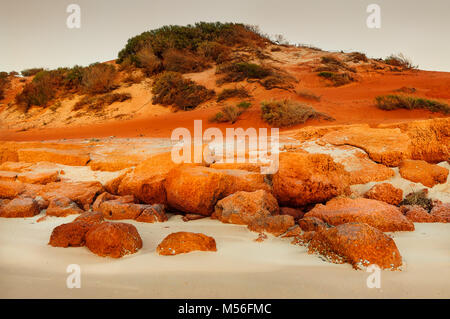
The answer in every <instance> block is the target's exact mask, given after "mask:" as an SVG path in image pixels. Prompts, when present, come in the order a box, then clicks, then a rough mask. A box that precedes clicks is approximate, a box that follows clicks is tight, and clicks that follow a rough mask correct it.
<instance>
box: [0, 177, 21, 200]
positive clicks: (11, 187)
mask: <svg viewBox="0 0 450 319" xmlns="http://www.w3.org/2000/svg"><path fill="white" fill-rule="evenodd" d="M24 191H25V185H24V184H23V183H21V182H18V181H2V180H0V198H9V199H13V198H15V197H17V196H19V195H20V194H22V193H23V192H24Z"/></svg>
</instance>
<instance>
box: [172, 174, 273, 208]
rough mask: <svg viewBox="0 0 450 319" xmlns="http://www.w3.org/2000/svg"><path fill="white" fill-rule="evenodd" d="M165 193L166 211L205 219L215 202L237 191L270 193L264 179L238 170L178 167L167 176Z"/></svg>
mask: <svg viewBox="0 0 450 319" xmlns="http://www.w3.org/2000/svg"><path fill="white" fill-rule="evenodd" d="M165 189H166V194H167V203H168V205H169V206H170V207H172V208H174V209H178V210H180V211H182V212H185V213H192V214H200V215H204V216H209V215H211V213H212V212H213V210H214V205H215V204H216V202H217V201H218V200H220V199H222V198H224V197H226V196H228V195H230V194H233V193H235V192H237V191H247V192H251V191H255V190H258V189H263V190H270V187H269V185H268V184H266V182H265V180H264V175H261V174H259V173H252V172H248V171H242V170H230V169H223V170H220V169H214V168H208V167H202V166H180V167H177V168H174V169H173V170H171V171H170V172H169V174H168V175H167V178H166V183H165Z"/></svg>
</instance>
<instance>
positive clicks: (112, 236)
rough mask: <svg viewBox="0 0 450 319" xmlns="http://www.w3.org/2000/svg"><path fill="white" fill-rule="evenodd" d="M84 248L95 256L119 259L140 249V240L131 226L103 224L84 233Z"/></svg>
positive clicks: (94, 226) (96, 225)
mask: <svg viewBox="0 0 450 319" xmlns="http://www.w3.org/2000/svg"><path fill="white" fill-rule="evenodd" d="M86 246H87V247H88V248H89V250H90V251H92V252H93V253H94V254H96V255H99V256H102V257H106V256H108V257H113V258H120V257H122V256H124V255H128V254H134V253H136V252H137V251H138V250H139V249H141V248H142V239H141V236H140V235H139V233H138V231H137V229H136V227H134V226H133V225H131V224H127V223H112V222H103V223H100V224H95V225H93V226H92V227H91V228H90V229H89V231H88V232H87V233H86Z"/></svg>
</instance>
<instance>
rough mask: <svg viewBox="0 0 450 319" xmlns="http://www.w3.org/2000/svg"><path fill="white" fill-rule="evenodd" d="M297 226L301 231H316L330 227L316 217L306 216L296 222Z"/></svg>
mask: <svg viewBox="0 0 450 319" xmlns="http://www.w3.org/2000/svg"><path fill="white" fill-rule="evenodd" d="M298 225H299V227H300V228H301V229H302V230H303V231H317V230H320V229H326V228H328V227H330V226H329V225H327V224H326V223H325V222H324V221H322V220H321V219H319V218H317V217H311V216H306V217H304V218H302V219H299V220H298Z"/></svg>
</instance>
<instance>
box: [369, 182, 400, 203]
mask: <svg viewBox="0 0 450 319" xmlns="http://www.w3.org/2000/svg"><path fill="white" fill-rule="evenodd" d="M364 197H365V198H369V199H375V200H379V201H382V202H385V203H388V204H391V205H398V204H400V202H401V201H402V200H403V191H402V190H401V189H399V188H395V187H394V186H392V184H389V183H381V184H376V185H374V186H373V187H372V188H371V189H370V190H369V191H367V192H366V193H365V194H364Z"/></svg>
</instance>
